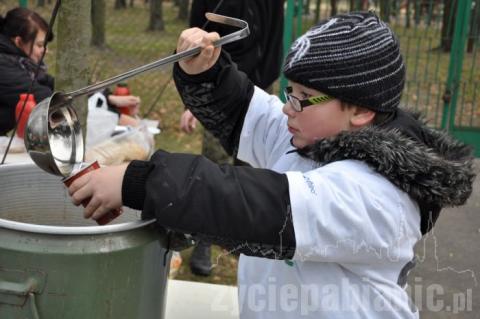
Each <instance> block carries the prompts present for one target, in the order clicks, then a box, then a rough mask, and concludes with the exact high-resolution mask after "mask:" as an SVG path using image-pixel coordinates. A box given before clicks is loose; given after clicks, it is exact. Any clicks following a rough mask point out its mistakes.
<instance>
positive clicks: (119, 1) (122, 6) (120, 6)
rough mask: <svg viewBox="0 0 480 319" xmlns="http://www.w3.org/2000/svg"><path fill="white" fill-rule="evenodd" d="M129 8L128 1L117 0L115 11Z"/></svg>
mask: <svg viewBox="0 0 480 319" xmlns="http://www.w3.org/2000/svg"><path fill="white" fill-rule="evenodd" d="M126 7H127V0H115V6H114V8H115V9H125V8H126Z"/></svg>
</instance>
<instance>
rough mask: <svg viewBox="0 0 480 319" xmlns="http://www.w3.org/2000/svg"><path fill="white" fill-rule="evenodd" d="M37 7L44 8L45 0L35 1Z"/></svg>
mask: <svg viewBox="0 0 480 319" xmlns="http://www.w3.org/2000/svg"><path fill="white" fill-rule="evenodd" d="M37 7H45V0H37Z"/></svg>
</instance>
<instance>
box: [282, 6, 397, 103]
mask: <svg viewBox="0 0 480 319" xmlns="http://www.w3.org/2000/svg"><path fill="white" fill-rule="evenodd" d="M283 71H284V73H285V76H286V77H287V79H289V80H291V81H294V82H297V83H299V84H302V85H304V86H306V87H309V88H312V89H316V90H318V91H320V92H322V93H325V94H328V95H330V96H332V97H335V98H337V99H339V100H341V101H343V102H347V103H349V104H353V105H358V106H362V107H366V108H368V109H371V110H373V111H377V112H393V111H395V110H396V108H397V107H398V104H399V103H400V98H401V95H402V91H403V86H404V83H405V65H404V64H403V59H402V56H401V54H400V48H399V43H398V40H397V38H396V37H395V35H394V34H393V32H392V30H390V28H389V27H388V26H387V25H386V24H385V23H384V22H382V21H381V20H380V19H379V18H378V17H377V16H376V15H375V14H374V13H372V12H353V13H348V14H340V15H337V16H333V17H331V18H330V19H328V20H326V21H322V22H320V23H319V24H317V25H315V26H314V27H312V28H311V29H310V30H309V31H308V32H307V33H305V34H304V35H303V36H301V37H300V38H298V39H297V40H296V41H295V42H294V43H293V45H292V47H291V48H290V51H289V53H288V55H287V58H286V60H285V64H284V66H283Z"/></svg>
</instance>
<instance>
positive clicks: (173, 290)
mask: <svg viewBox="0 0 480 319" xmlns="http://www.w3.org/2000/svg"><path fill="white" fill-rule="evenodd" d="M165 318H166V319H172V318H174V319H203V318H205V319H207V318H208V319H237V318H239V313H238V300H237V287H233V286H225V285H214V284H206V283H200V282H193V281H182V280H174V279H170V280H168V288H167V306H166V311H165Z"/></svg>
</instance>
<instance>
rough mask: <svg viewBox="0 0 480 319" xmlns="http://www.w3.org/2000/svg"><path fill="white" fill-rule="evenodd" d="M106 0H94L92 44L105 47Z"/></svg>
mask: <svg viewBox="0 0 480 319" xmlns="http://www.w3.org/2000/svg"><path fill="white" fill-rule="evenodd" d="M105 10H106V5H105V0H92V45H94V46H96V47H100V48H102V47H105Z"/></svg>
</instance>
